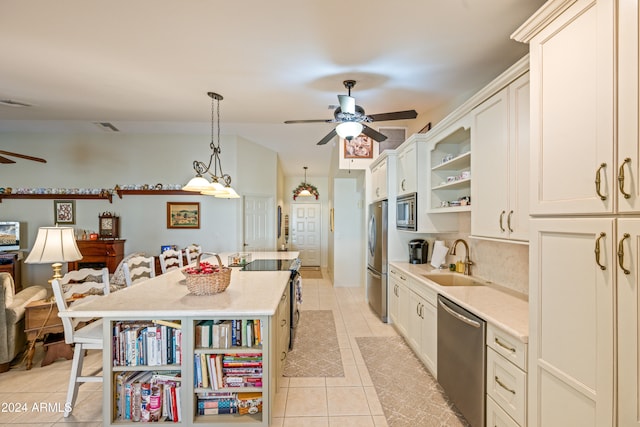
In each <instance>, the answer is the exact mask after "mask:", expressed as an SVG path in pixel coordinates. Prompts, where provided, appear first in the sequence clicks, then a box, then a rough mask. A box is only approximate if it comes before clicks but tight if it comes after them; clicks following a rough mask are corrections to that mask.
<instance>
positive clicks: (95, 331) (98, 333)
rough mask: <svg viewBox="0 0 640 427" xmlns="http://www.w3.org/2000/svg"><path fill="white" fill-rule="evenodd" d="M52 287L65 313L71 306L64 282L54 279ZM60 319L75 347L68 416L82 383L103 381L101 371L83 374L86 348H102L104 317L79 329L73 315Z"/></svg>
mask: <svg viewBox="0 0 640 427" xmlns="http://www.w3.org/2000/svg"><path fill="white" fill-rule="evenodd" d="M107 283H108V281H107ZM51 287H52V288H53V295H54V296H55V298H56V305H57V306H58V312H59V313H64V312H67V311H69V307H68V306H67V302H66V300H65V297H64V294H63V291H62V284H61V283H60V282H59V281H58V280H53V281H52V282H51ZM107 288H108V286H107ZM60 319H61V320H62V327H63V328H64V340H65V342H66V343H67V344H72V345H74V347H75V348H74V350H73V363H72V365H71V374H70V375H69V387H68V389H67V400H66V403H65V405H64V416H65V417H68V416H69V415H70V414H71V412H72V411H73V406H74V405H75V403H76V398H77V397H78V388H79V387H80V384H82V383H88V382H102V376H100V375H96V374H97V373H98V372H99V371H98V372H94V373H93V374H92V375H89V376H83V375H82V365H83V362H84V353H85V350H102V349H103V339H104V337H103V336H102V319H100V320H96V321H94V322H92V323H89V324H87V325H86V326H83V327H81V328H79V329H76V326H77V325H78V323H79V322H78V320H77V319H73V318H71V317H61V318H60Z"/></svg>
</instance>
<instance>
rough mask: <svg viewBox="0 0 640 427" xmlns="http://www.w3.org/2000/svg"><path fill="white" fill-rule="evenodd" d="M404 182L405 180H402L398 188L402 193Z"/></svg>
mask: <svg viewBox="0 0 640 427" xmlns="http://www.w3.org/2000/svg"><path fill="white" fill-rule="evenodd" d="M405 181H406V180H405V179H403V180H402V182H401V183H400V188H401V189H402V191H404V190H405V188H404V182H405Z"/></svg>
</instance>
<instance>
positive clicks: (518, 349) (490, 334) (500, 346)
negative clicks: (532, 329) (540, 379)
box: [487, 324, 527, 372]
mask: <svg viewBox="0 0 640 427" xmlns="http://www.w3.org/2000/svg"><path fill="white" fill-rule="evenodd" d="M487 345H488V346H489V347H491V348H492V349H494V350H495V351H496V352H498V353H499V354H501V355H502V356H503V357H504V358H505V359H507V360H508V361H510V362H511V363H513V364H514V365H516V366H517V367H518V368H520V369H522V370H523V371H525V372H526V371H527V344H525V343H523V342H522V341H520V340H519V339H517V338H515V337H514V336H512V335H510V334H508V333H506V332H504V331H503V330H502V329H499V328H497V327H495V326H493V325H491V324H488V325H487Z"/></svg>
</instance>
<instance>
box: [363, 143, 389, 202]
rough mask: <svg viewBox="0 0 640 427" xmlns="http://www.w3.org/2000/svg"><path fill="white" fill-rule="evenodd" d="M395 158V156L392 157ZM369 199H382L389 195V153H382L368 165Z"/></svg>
mask: <svg viewBox="0 0 640 427" xmlns="http://www.w3.org/2000/svg"><path fill="white" fill-rule="evenodd" d="M394 159H395V157H394ZM370 170H371V187H370V188H369V200H371V201H376V200H383V199H386V198H387V197H388V196H389V155H388V154H387V153H384V154H383V155H381V156H380V157H378V158H377V159H376V161H375V162H373V163H372V164H371V166H370Z"/></svg>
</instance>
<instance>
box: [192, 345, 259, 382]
mask: <svg viewBox="0 0 640 427" xmlns="http://www.w3.org/2000/svg"><path fill="white" fill-rule="evenodd" d="M194 386H195V387H196V388H210V389H212V390H220V389H224V388H226V387H262V354H260V353H245V354H235V353H233V354H224V355H223V354H204V353H200V354H196V355H195V356H194Z"/></svg>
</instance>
